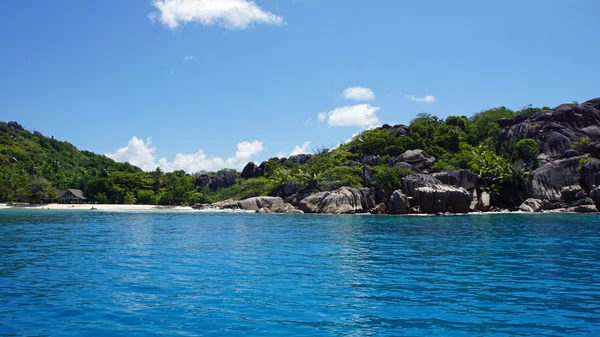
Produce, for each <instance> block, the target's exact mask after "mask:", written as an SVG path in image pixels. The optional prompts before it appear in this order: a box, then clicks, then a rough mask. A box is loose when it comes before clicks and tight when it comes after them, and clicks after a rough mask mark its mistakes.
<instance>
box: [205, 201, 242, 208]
mask: <svg viewBox="0 0 600 337" xmlns="http://www.w3.org/2000/svg"><path fill="white" fill-rule="evenodd" d="M211 206H212V207H213V208H216V209H238V208H240V206H239V204H238V202H237V200H233V199H227V200H221V201H217V202H215V203H213V204H212V205H211Z"/></svg>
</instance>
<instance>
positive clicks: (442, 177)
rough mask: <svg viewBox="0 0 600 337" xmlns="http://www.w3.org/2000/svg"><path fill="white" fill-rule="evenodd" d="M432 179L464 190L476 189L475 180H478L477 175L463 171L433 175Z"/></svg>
mask: <svg viewBox="0 0 600 337" xmlns="http://www.w3.org/2000/svg"><path fill="white" fill-rule="evenodd" d="M433 177H434V178H436V179H438V180H439V181H441V182H442V183H444V184H446V185H451V186H455V187H462V188H464V189H465V190H471V189H474V188H477V180H478V178H479V177H478V176H477V174H475V173H473V172H471V171H470V170H465V169H463V170H459V171H448V172H441V173H434V174H433Z"/></svg>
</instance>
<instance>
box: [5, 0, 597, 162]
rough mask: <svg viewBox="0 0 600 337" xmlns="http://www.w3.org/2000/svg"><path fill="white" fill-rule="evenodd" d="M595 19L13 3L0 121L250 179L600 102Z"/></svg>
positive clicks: (532, 7)
mask: <svg viewBox="0 0 600 337" xmlns="http://www.w3.org/2000/svg"><path fill="white" fill-rule="evenodd" d="M598 12H600V2H598V1H595V0H589V1H584V0H573V1H553V0H540V1H536V0H526V1H523V0H519V1H516V0H503V1H496V0H490V1H479V0H472V1H470V0H463V1H449V0H448V1H443V0H439V1H416V0H415V1H400V0H397V1H396V0H377V1H367V0H262V1H260V0H259V1H255V2H251V1H246V0H158V1H154V0H128V1H122V0H104V1H79V0H55V1H37V0H19V1H7V2H5V3H3V10H2V11H0V48H1V50H2V52H1V53H0V78H1V80H0V120H3V121H10V120H16V121H19V122H20V123H21V124H22V125H23V126H24V127H26V128H28V129H32V130H33V129H35V130H39V131H41V132H42V133H43V134H45V135H54V136H55V137H57V138H59V139H63V140H67V141H70V142H72V143H73V144H75V145H76V146H77V147H79V148H80V149H87V150H91V151H94V152H98V153H104V154H112V155H113V157H114V158H115V159H118V160H129V161H131V162H132V163H136V164H138V165H140V166H143V167H146V166H148V167H149V166H155V165H161V166H163V167H164V168H166V169H167V170H169V169H178V168H183V169H186V170H188V171H194V170H198V169H218V168H220V167H223V166H233V167H238V168H239V167H240V166H243V164H245V162H246V161H248V160H251V159H252V160H256V161H261V160H264V159H267V158H269V157H272V156H275V155H277V154H286V155H289V154H290V152H292V150H293V149H294V148H295V147H296V146H299V147H302V145H304V144H305V142H310V144H309V145H308V146H304V149H307V150H311V149H313V148H316V147H319V146H329V147H331V146H335V145H336V144H338V143H340V142H342V141H344V140H346V139H348V138H350V137H351V136H352V135H353V134H355V133H357V132H359V131H361V130H364V129H365V128H366V127H368V126H370V125H379V124H383V123H390V124H394V123H408V122H409V121H410V119H411V118H413V117H414V116H415V115H416V114H417V113H419V112H428V113H433V114H436V115H438V116H441V117H445V116H448V115H471V114H473V113H475V112H477V111H481V110H484V109H487V108H491V107H496V106H501V105H504V106H507V107H510V108H513V109H518V108H521V107H522V106H524V105H526V104H533V105H535V106H544V105H547V106H556V105H558V104H560V103H565V102H571V101H574V100H577V101H585V100H587V99H591V98H594V97H597V96H600V95H599V93H600V91H599V90H598V89H600V84H598V78H600V67H599V66H598V60H600V43H598V36H599V34H600V22H599V21H598V20H597V13H598ZM357 87H358V88H357ZM349 88H354V89H352V90H349V91H348V92H349V94H348V95H346V96H347V97H349V98H346V97H344V91H345V90H346V89H349ZM426 97H427V98H426ZM352 98H355V99H352ZM319 116H321V119H319ZM134 136H135V137H136V138H132V137H134ZM148 138H151V143H150V144H148V142H147V139H148ZM119 149H121V151H120V152H119V151H118V150H119ZM163 157H164V158H166V159H164V160H162V161H161V160H160V158H163Z"/></svg>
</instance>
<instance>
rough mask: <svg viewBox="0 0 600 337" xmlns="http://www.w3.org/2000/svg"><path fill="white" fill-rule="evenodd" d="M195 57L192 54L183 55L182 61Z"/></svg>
mask: <svg viewBox="0 0 600 337" xmlns="http://www.w3.org/2000/svg"><path fill="white" fill-rule="evenodd" d="M195 58H196V57H194V56H192V55H185V56H184V57H183V62H189V61H191V60H193V59H195Z"/></svg>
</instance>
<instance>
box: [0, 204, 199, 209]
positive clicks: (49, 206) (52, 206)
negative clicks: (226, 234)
mask: <svg viewBox="0 0 600 337" xmlns="http://www.w3.org/2000/svg"><path fill="white" fill-rule="evenodd" d="M92 207H94V208H95V209H97V210H100V211H192V210H193V209H192V208H191V207H189V206H155V205H106V204H97V205H94V204H78V205H77V204H76V205H68V204H44V205H30V204H13V205H7V204H0V210H1V209H36V210H37V209H39V210H43V209H44V210H45V209H50V210H90V209H91V208H92Z"/></svg>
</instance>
